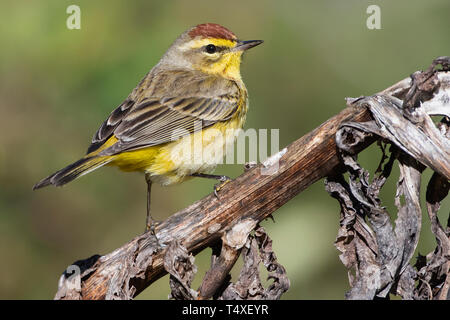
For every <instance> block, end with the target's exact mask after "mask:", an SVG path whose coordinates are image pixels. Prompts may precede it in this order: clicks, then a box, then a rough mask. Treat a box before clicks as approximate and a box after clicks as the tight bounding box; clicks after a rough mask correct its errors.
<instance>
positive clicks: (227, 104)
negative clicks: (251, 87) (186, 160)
mask: <svg viewBox="0 0 450 320" xmlns="http://www.w3.org/2000/svg"><path fill="white" fill-rule="evenodd" d="M147 78H149V79H150V80H151V81H149V80H148V79H147V81H145V79H144V80H143V81H141V83H140V84H139V86H138V87H137V88H136V89H135V90H134V91H133V93H132V94H131V95H130V96H129V97H128V99H127V100H125V101H124V103H122V104H121V105H120V106H119V107H118V108H117V109H115V110H114V111H113V112H112V113H111V115H110V116H109V118H108V119H107V120H106V121H105V122H104V123H103V124H102V126H101V127H100V129H99V130H98V131H97V133H96V134H95V135H94V138H93V140H92V144H91V146H90V147H89V149H88V152H92V151H94V150H96V149H98V148H99V147H100V146H101V145H102V144H103V143H104V142H105V141H106V140H107V139H108V138H109V137H111V136H112V135H113V134H114V136H115V137H116V138H117V139H118V140H119V141H118V142H117V143H115V144H114V145H113V146H111V147H109V148H107V149H105V150H103V151H102V152H101V153H100V154H101V155H112V154H117V153H120V152H122V151H127V150H134V149H139V148H143V147H148V146H154V145H159V144H163V143H167V142H170V141H173V138H174V137H175V136H179V135H180V134H182V135H183V134H190V133H193V132H195V131H196V130H198V129H200V128H205V127H207V126H211V125H212V124H214V123H216V122H220V121H225V120H228V119H230V118H231V117H232V116H233V114H234V113H235V112H236V110H237V107H238V104H239V99H241V96H240V89H239V87H238V85H237V84H236V83H235V82H234V81H231V80H226V79H223V78H219V77H216V76H212V75H205V74H203V73H196V72H192V71H176V72H173V71H172V73H171V77H170V78H171V79H170V81H167V79H168V78H169V77H168V76H167V74H165V73H163V72H162V73H157V74H154V75H152V73H150V74H149V75H148V76H147ZM144 85H145V87H146V88H147V89H146V90H143V89H142V88H141V87H142V86H144ZM139 98H140V99H139ZM135 101H138V102H137V103H135ZM198 124H201V126H199V125H198Z"/></svg>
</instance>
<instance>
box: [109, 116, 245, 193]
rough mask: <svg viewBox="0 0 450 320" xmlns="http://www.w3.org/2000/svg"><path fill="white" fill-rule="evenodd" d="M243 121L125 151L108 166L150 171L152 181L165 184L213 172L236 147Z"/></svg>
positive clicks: (242, 119)
mask: <svg viewBox="0 0 450 320" xmlns="http://www.w3.org/2000/svg"><path fill="white" fill-rule="evenodd" d="M243 122H244V118H237V117H236V118H233V119H231V120H230V121H227V122H220V123H216V124H215V125H213V126H211V127H209V128H207V129H204V130H202V131H198V132H196V133H194V134H191V135H189V136H185V137H182V138H181V139H179V140H177V141H174V142H169V143H166V144H163V145H158V146H153V147H148V148H144V149H139V150H134V151H129V152H123V153H120V154H118V155H116V156H114V160H113V161H111V162H110V163H109V164H108V165H113V166H117V167H119V168H120V169H121V170H124V171H144V172H148V173H150V174H151V176H152V180H153V181H155V182H159V183H161V184H163V185H170V184H174V183H178V182H181V181H183V180H186V179H187V178H189V175H191V174H192V173H199V172H202V173H208V172H211V171H213V170H214V169H215V167H216V166H217V164H219V163H221V162H222V161H223V158H224V156H225V155H226V152H227V150H228V148H232V147H233V143H234V141H235V138H236V136H237V134H238V133H239V131H238V130H239V129H240V128H242V125H243Z"/></svg>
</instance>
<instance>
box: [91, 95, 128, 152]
mask: <svg viewBox="0 0 450 320" xmlns="http://www.w3.org/2000/svg"><path fill="white" fill-rule="evenodd" d="M133 105H134V101H133V100H131V99H130V98H127V99H126V100H125V101H124V102H122V104H121V105H119V106H118V107H117V108H116V109H114V111H113V112H111V114H110V115H109V117H108V119H106V120H105V121H104V122H103V123H102V125H101V126H100V128H99V129H98V130H97V132H96V133H95V134H94V137H93V138H92V142H91V145H90V146H89V148H88V150H87V152H86V153H91V152H93V151H95V150H97V149H98V148H100V147H101V146H102V144H103V143H105V141H106V140H108V139H109V138H110V137H111V136H112V134H113V133H114V130H115V129H116V128H117V126H118V125H119V124H120V122H121V121H122V119H123V117H124V116H125V115H126V114H127V113H128V112H129V111H130V109H131V107H132V106H133Z"/></svg>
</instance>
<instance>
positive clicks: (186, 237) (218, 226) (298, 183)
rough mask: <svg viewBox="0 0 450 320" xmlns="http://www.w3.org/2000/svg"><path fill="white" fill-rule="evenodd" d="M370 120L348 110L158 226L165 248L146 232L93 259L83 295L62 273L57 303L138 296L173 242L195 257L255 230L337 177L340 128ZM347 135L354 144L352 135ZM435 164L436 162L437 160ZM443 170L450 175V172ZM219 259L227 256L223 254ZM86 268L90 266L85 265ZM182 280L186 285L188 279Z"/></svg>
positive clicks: (400, 90) (400, 91)
mask: <svg viewBox="0 0 450 320" xmlns="http://www.w3.org/2000/svg"><path fill="white" fill-rule="evenodd" d="M410 85H411V80H410V79H405V80H402V81H400V82H399V83H397V84H396V85H394V86H392V87H390V88H388V89H386V90H384V91H383V92H382V94H383V95H392V96H396V97H398V98H402V97H404V95H405V94H407V93H408V92H409V90H410ZM349 102H354V100H352V101H349ZM371 120H373V119H372V118H371V113H370V112H369V111H368V109H367V108H365V107H353V106H350V107H347V108H346V109H344V110H343V111H342V112H340V113H339V114H338V115H336V116H334V117H333V118H331V119H329V120H328V121H326V122H325V123H323V124H322V125H321V126H319V127H318V128H316V129H315V130H313V131H312V132H310V133H308V134H307V135H305V136H304V137H302V138H300V139H298V140H297V141H295V142H293V143H291V144H290V145H289V146H287V147H286V148H285V149H283V150H282V151H280V152H279V153H277V154H275V155H274V156H272V157H271V158H269V159H268V160H267V161H266V162H264V163H263V164H260V165H258V166H256V167H254V168H252V169H250V170H248V171H246V172H245V173H243V174H242V175H241V176H239V177H237V178H236V179H235V180H233V181H232V182H230V183H228V184H227V185H225V186H224V187H223V189H221V191H220V199H217V198H216V197H214V195H209V196H207V197H205V198H204V199H202V200H199V201H197V202H195V203H194V204H192V205H191V206H189V207H187V208H186V209H183V210H181V211H179V212H177V213H175V214H174V215H172V216H171V217H169V218H168V219H167V220H165V221H163V222H162V223H161V224H160V225H158V227H157V228H156V233H157V236H158V239H159V243H160V244H162V247H159V248H158V247H157V245H156V243H155V240H154V238H153V236H151V235H150V234H149V233H146V234H143V235H140V236H137V237H136V238H134V239H133V240H131V241H130V242H128V243H126V244H124V245H123V246H122V247H120V248H118V249H116V250H115V251H113V252H111V253H109V254H107V255H104V256H99V257H96V258H95V259H94V258H91V260H90V264H89V265H88V266H84V267H83V268H82V269H80V272H81V273H80V274H79V279H80V281H81V283H80V286H79V288H80V290H75V291H73V290H68V289H67V283H68V281H69V279H68V277H67V276H66V275H63V276H62V277H61V280H60V287H59V290H58V293H57V296H56V298H58V299H74V298H78V299H130V298H133V297H135V296H136V295H137V294H139V293H140V292H141V291H142V290H144V289H145V288H146V287H148V286H149V285H150V284H151V283H152V282H154V281H155V280H157V279H158V278H160V277H161V276H163V275H164V274H166V271H165V269H164V258H165V255H166V252H167V248H168V246H169V245H170V244H172V243H174V242H175V241H176V242H177V243H180V244H182V246H183V247H184V248H186V249H187V252H192V253H194V254H196V253H198V252H199V251H201V250H203V249H205V248H207V247H211V246H214V245H217V243H218V241H219V240H220V239H221V238H222V239H223V237H224V236H225V235H226V234H227V233H228V232H230V230H232V229H233V227H234V226H236V225H238V224H239V223H242V222H243V221H246V222H247V223H250V224H251V225H253V226H256V225H257V224H258V223H259V222H261V221H262V220H264V219H265V218H267V217H269V216H270V215H271V214H272V213H273V212H274V211H275V210H277V209H278V208H279V207H281V206H282V205H283V204H285V203H286V202H287V201H289V200H290V199H292V198H293V197H295V196H296V195H297V194H298V193H300V192H301V191H303V190H304V189H306V188H307V187H308V186H310V185H311V184H312V183H314V182H316V181H318V180H320V179H322V178H324V177H327V176H330V175H334V174H337V173H339V172H340V170H341V169H343V165H342V163H341V159H340V157H339V153H338V149H337V147H336V142H335V135H336V132H337V130H338V129H339V128H340V127H341V125H342V124H344V123H352V124H355V123H361V122H367V121H371ZM345 138H346V139H348V140H351V139H352V136H346V137H345ZM362 138H363V142H362V143H360V142H359V143H358V144H355V145H353V146H352V147H351V149H352V152H356V153H357V152H359V151H361V150H362V149H363V148H365V147H367V146H368V145H370V144H371V143H372V142H373V141H374V137H373V136H372V135H370V134H369V135H365V136H364V137H362ZM430 161H431V163H432V164H433V165H434V163H433V159H430ZM427 165H428V163H427ZM444 168H445V164H444ZM439 169H442V168H440V167H439ZM267 172H270V174H267ZM439 172H440V173H442V174H444V175H446V171H445V170H439ZM237 250H239V248H237ZM218 259H221V258H220V256H219V258H218ZM233 259H234V258H233V257H232V259H231V260H230V261H229V262H228V263H229V264H230V265H231V266H232V264H233V263H234V262H233V261H232V260H233ZM83 263H84V264H86V261H83ZM80 264H81V263H80ZM213 267H214V263H213ZM227 268H228V267H226V269H227ZM213 269H214V268H212V270H213ZM225 271H226V270H224V271H223V272H222V273H220V272H218V271H211V273H210V275H208V276H209V277H218V278H220V279H221V280H223V278H224V277H225V276H226V272H225ZM180 279H181V278H180ZM180 279H179V281H180V282H183V281H185V280H183V279H181V280H180ZM205 281H206V282H205ZM208 281H209V280H207V279H205V280H204V284H203V285H202V287H201V290H200V291H201V293H202V294H204V295H205V296H206V297H210V296H211V294H213V291H215V290H217V288H212V287H211V285H210V283H209V282H208Z"/></svg>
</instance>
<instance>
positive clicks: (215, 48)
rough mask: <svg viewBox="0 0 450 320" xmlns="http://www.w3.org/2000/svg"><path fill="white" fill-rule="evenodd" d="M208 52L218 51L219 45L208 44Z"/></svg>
mask: <svg viewBox="0 0 450 320" xmlns="http://www.w3.org/2000/svg"><path fill="white" fill-rule="evenodd" d="M205 50H206V52H208V53H209V54H213V53H215V52H216V51H217V47H216V46H215V45H213V44H208V45H207V46H206V48H205Z"/></svg>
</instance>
